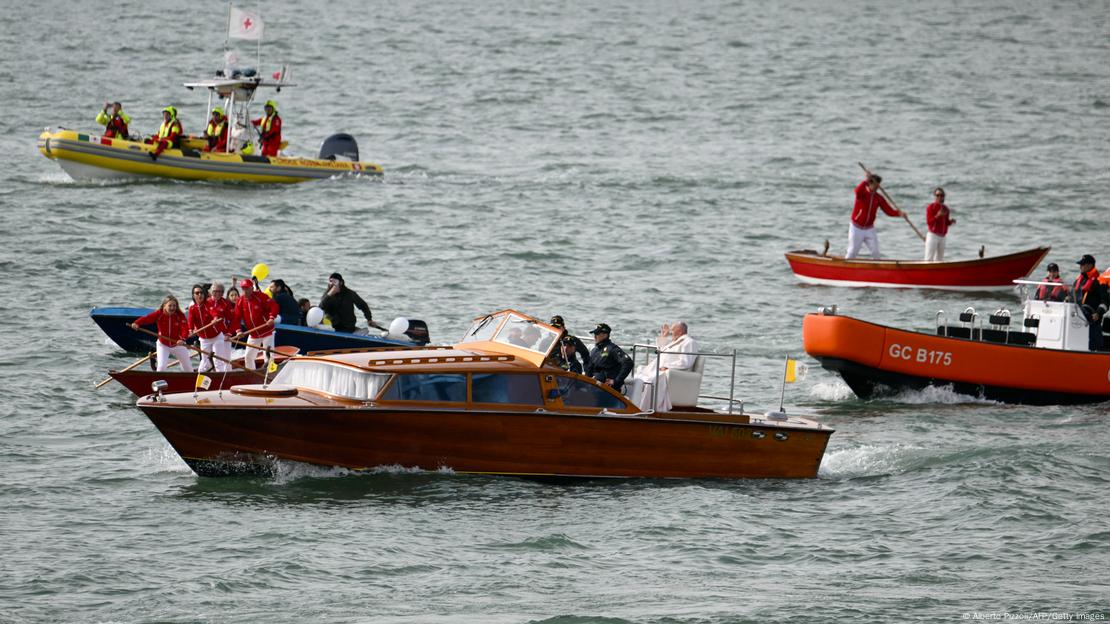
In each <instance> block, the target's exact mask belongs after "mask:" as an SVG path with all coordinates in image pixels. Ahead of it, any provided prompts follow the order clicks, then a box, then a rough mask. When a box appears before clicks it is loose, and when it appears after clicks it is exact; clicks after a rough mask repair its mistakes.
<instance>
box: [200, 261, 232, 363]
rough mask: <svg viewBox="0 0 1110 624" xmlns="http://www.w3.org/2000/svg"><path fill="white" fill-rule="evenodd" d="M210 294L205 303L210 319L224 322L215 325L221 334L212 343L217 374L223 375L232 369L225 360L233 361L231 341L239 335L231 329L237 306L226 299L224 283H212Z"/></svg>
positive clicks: (202, 341) (202, 342) (202, 343)
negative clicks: (215, 357)
mask: <svg viewBox="0 0 1110 624" xmlns="http://www.w3.org/2000/svg"><path fill="white" fill-rule="evenodd" d="M209 292H210V294H209V296H208V299H207V300H206V301H205V302H204V305H205V306H206V307H207V309H208V318H209V319H212V318H219V319H222V322H220V323H216V325H215V327H216V329H217V330H219V334H218V335H217V336H216V338H215V339H213V341H212V349H213V351H214V353H215V354H216V356H217V359H216V362H215V364H216V372H218V373H222V372H224V371H227V370H230V369H231V365H230V364H229V363H228V362H226V361H224V360H230V359H231V342H230V339H231V337H232V336H234V335H235V334H236V333H238V332H237V331H232V329H231V321H232V319H233V318H234V316H235V306H234V304H232V303H231V300H230V299H227V298H226V297H224V285H223V282H212V289H211V290H210V291H209ZM236 329H238V328H236ZM201 346H204V339H203V338H202V339H201ZM206 350H207V349H206ZM219 358H222V359H219Z"/></svg>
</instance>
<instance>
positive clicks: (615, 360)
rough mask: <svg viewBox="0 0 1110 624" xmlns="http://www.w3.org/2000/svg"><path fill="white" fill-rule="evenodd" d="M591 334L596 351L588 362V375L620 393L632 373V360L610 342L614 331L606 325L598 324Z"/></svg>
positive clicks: (592, 352) (591, 354)
mask: <svg viewBox="0 0 1110 624" xmlns="http://www.w3.org/2000/svg"><path fill="white" fill-rule="evenodd" d="M590 333H591V334H593V336H594V349H593V351H590V359H589V361H587V362H586V375H587V376H588V377H593V378H594V379H596V380H598V381H600V382H601V383H603V384H605V385H607V386H609V387H611V388H613V389H615V390H616V391H617V392H620V391H621V388H622V387H624V380H625V378H626V377H628V373H631V372H632V358H630V357H628V354H627V353H625V352H624V349H621V348H620V347H618V346H617V344H616V343H615V342H613V341H612V340H609V334H610V333H612V330H611V329H610V328H609V326H608V325H606V324H605V323H598V324H597V326H596V327H594V328H593V329H592V330H590Z"/></svg>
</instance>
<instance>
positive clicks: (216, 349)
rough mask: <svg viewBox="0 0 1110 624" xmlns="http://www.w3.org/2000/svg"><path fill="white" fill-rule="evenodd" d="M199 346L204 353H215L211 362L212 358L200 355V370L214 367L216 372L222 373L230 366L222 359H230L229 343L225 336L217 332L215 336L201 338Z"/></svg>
mask: <svg viewBox="0 0 1110 624" xmlns="http://www.w3.org/2000/svg"><path fill="white" fill-rule="evenodd" d="M200 348H201V350H202V351H204V352H205V353H214V354H215V355H216V361H215V362H212V358H210V357H208V356H207V355H202V356H200V368H199V370H200V372H202V373H203V372H206V371H210V370H212V368H213V367H215V369H216V372H218V373H222V372H224V371H227V370H228V369H230V368H231V365H230V364H228V363H227V362H225V361H224V360H230V359H231V343H230V342H228V341H227V336H225V335H223V334H217V335H216V337H215V338H201V339H200ZM220 358H223V359H220Z"/></svg>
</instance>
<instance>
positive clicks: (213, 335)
mask: <svg viewBox="0 0 1110 624" xmlns="http://www.w3.org/2000/svg"><path fill="white" fill-rule="evenodd" d="M188 317H189V333H190V334H195V335H197V336H199V337H200V349H201V351H202V353H201V356H200V366H198V367H197V370H198V371H200V372H202V373H204V372H208V371H210V370H212V369H213V368H214V366H213V365H212V358H211V356H210V355H209V354H211V353H213V352H214V349H215V344H216V340H217V339H219V337H220V336H221V335H222V334H221V333H220V328H221V326H222V324H223V318H221V317H219V316H216V315H214V314H212V313H211V311H210V310H209V308H208V292H207V291H206V290H205V288H204V285H203V284H193V305H191V306H189V314H188Z"/></svg>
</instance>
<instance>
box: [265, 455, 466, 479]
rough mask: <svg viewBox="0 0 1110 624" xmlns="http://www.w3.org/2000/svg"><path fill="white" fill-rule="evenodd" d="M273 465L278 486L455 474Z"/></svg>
mask: <svg viewBox="0 0 1110 624" xmlns="http://www.w3.org/2000/svg"><path fill="white" fill-rule="evenodd" d="M272 461H273V463H272V465H271V469H272V474H273V477H272V480H273V483H275V484H277V485H284V484H287V483H292V482H294V481H299V480H301V479H335V478H342V477H349V476H352V475H383V474H384V475H419V474H455V471H454V470H451V469H450V468H445V467H444V468H438V469H435V470H428V469H425V468H417V467H414V468H408V467H405V466H401V465H399V464H393V465H390V466H375V467H374V468H370V469H367V470H351V469H350V468H343V467H340V466H317V465H315V464H305V463H301V462H296V461H291V460H285V459H274V460H272Z"/></svg>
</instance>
